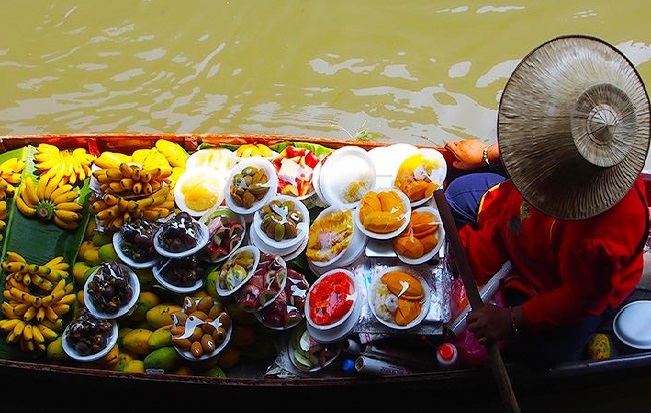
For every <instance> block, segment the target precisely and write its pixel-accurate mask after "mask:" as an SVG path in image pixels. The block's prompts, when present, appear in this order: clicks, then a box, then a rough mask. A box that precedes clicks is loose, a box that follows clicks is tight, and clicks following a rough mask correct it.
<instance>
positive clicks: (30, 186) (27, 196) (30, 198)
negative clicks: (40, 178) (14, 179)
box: [20, 178, 39, 206]
mask: <svg viewBox="0 0 651 413" xmlns="http://www.w3.org/2000/svg"><path fill="white" fill-rule="evenodd" d="M20 194H21V196H23V198H24V200H25V203H27V204H29V205H31V206H36V204H38V201H39V199H38V194H37V193H36V182H35V181H34V179H33V178H27V179H25V182H24V183H23V185H22V186H21V190H20Z"/></svg>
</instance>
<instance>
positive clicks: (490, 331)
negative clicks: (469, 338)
mask: <svg viewBox="0 0 651 413" xmlns="http://www.w3.org/2000/svg"><path fill="white" fill-rule="evenodd" d="M511 311H513V319H514V320H515V325H516V327H517V328H518V329H519V328H520V326H521V325H522V309H521V308H520V307H513V309H510V308H508V307H507V308H505V307H497V306H495V305H493V304H486V305H484V306H482V308H480V309H479V310H472V311H470V312H469V313H468V316H467V317H466V322H467V323H468V331H470V332H471V333H472V334H473V335H474V336H475V338H476V339H477V341H479V342H480V343H481V344H487V343H488V342H497V341H500V340H503V339H505V338H507V337H508V336H510V335H511V334H513V333H514V330H513V321H512V320H511Z"/></svg>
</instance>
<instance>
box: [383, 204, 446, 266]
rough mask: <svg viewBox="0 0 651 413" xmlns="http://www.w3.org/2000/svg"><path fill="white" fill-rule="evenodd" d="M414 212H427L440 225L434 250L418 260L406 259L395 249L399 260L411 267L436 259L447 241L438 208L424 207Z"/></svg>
mask: <svg viewBox="0 0 651 413" xmlns="http://www.w3.org/2000/svg"><path fill="white" fill-rule="evenodd" d="M414 211H419V212H426V213H430V214H432V216H433V217H434V218H433V222H436V223H437V224H438V228H437V229H436V237H437V238H438V242H437V243H436V245H435V246H434V248H432V249H431V250H429V251H427V252H426V253H425V254H423V255H422V256H420V257H418V258H409V257H405V256H404V255H402V254H400V253H399V252H398V251H397V250H396V249H395V247H394V251H395V252H396V255H397V256H398V259H400V261H402V262H404V263H405V264H409V265H419V264H423V263H425V262H427V261H429V260H431V259H432V258H434V257H435V256H436V254H437V253H438V252H439V250H440V249H441V247H442V246H443V241H444V239H445V229H444V228H443V221H442V220H441V214H440V213H439V210H438V208H434V207H429V206H422V207H419V208H416V209H414V210H412V213H413V212H414ZM393 242H395V239H394V240H393Z"/></svg>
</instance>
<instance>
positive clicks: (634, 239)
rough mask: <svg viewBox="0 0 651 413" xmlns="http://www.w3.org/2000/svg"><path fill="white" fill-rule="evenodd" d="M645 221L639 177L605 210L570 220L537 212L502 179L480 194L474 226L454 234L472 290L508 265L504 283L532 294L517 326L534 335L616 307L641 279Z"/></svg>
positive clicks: (645, 215) (644, 197)
mask: <svg viewBox="0 0 651 413" xmlns="http://www.w3.org/2000/svg"><path fill="white" fill-rule="evenodd" d="M648 220H649V216H648V203H647V200H646V196H645V191H644V182H643V181H642V179H641V178H640V179H638V181H637V182H636V183H635V186H634V187H633V189H632V190H631V191H629V192H628V194H626V195H625V196H624V198H623V199H622V200H621V201H620V202H619V203H618V204H616V205H615V206H613V207H612V208H610V209H609V210H608V211H605V212H603V213H601V214H599V215H597V216H595V217H592V218H588V219H584V220H578V221H564V220H559V219H555V218H552V217H549V216H547V215H545V214H543V213H542V212H540V211H538V210H536V209H534V208H533V207H532V206H531V205H529V204H528V203H527V202H525V201H524V200H523V198H522V196H521V195H520V193H519V192H518V191H517V190H516V189H515V187H514V185H513V184H512V182H511V181H506V182H504V183H502V184H500V185H498V186H496V187H495V188H493V189H491V190H490V191H489V192H488V193H487V194H486V195H485V196H484V199H483V203H482V205H481V207H480V214H479V218H478V229H477V230H473V229H472V228H471V227H470V226H469V225H466V226H465V227H463V228H462V229H461V230H460V237H461V242H462V244H463V245H464V246H465V249H466V255H467V256H468V260H469V262H470V265H471V267H472V269H473V271H474V275H475V277H476V279H477V282H478V284H480V285H481V284H484V283H486V281H488V279H489V278H490V277H491V276H492V275H493V274H495V272H497V270H498V269H499V268H500V267H501V265H502V264H503V263H504V262H505V261H506V260H511V264H512V271H511V276H513V278H515V279H514V280H513V282H512V283H509V284H508V285H509V286H511V287H513V288H517V289H519V290H521V291H524V292H527V293H532V292H533V293H534V297H533V298H532V299H531V300H529V301H527V302H526V303H525V304H524V305H523V307H522V308H523V312H524V323H525V326H526V327H527V328H528V329H530V330H532V331H540V330H545V329H547V328H549V327H551V326H560V325H564V324H570V323H572V322H574V321H576V320H578V319H580V318H582V317H584V316H586V315H598V314H601V313H602V312H603V311H604V310H605V309H607V308H609V307H611V308H613V307H616V306H618V305H620V304H621V303H622V301H623V300H624V299H625V298H626V297H627V296H628V295H629V294H630V293H631V292H632V291H633V289H634V288H635V286H636V285H637V283H638V282H639V280H640V278H641V276H642V268H643V254H642V249H641V247H642V246H643V243H644V240H646V235H647V233H648V229H647V228H648V227H647V223H648ZM509 278H511V277H509Z"/></svg>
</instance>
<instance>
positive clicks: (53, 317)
mask: <svg viewBox="0 0 651 413" xmlns="http://www.w3.org/2000/svg"><path fill="white" fill-rule="evenodd" d="M58 318H59V315H58V314H57V313H56V311H54V309H53V308H52V307H51V306H47V307H45V319H46V320H49V321H51V322H52V323H54V322H56V321H57V319H58Z"/></svg>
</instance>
